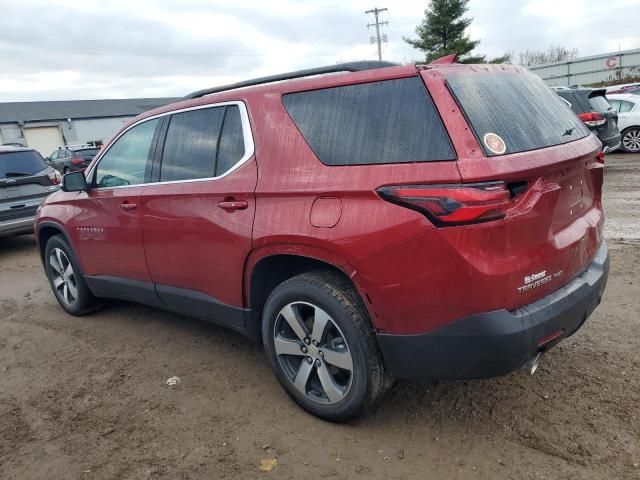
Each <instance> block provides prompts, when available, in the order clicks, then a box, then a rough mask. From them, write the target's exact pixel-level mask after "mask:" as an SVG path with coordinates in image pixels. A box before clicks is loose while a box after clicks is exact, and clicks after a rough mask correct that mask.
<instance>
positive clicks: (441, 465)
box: [0, 154, 640, 479]
mask: <svg viewBox="0 0 640 480" xmlns="http://www.w3.org/2000/svg"><path fill="white" fill-rule="evenodd" d="M605 182H606V186H605V206H606V210H607V215H608V217H607V218H608V220H607V221H608V225H607V236H608V237H609V247H610V251H611V259H612V267H611V274H610V277H609V284H608V287H607V291H606V294H605V298H604V300H603V303H602V304H601V305H600V307H599V308H598V309H597V310H596V312H595V313H594V315H593V316H592V317H591V319H590V320H589V322H588V323H587V324H586V326H585V327H584V328H583V329H582V330H581V331H579V332H578V333H577V334H576V335H575V336H574V337H572V338H570V339H568V340H566V341H564V342H563V343H562V344H560V345H559V346H558V347H557V348H555V349H554V350H552V351H551V352H550V353H548V354H547V355H546V356H545V357H544V358H543V360H542V363H541V366H540V368H539V370H538V373H536V374H535V375H534V376H529V375H527V374H525V373H523V372H518V373H515V374H512V375H510V376H507V377H504V378H500V379H494V380H486V381H474V382H454V383H401V384H398V385H396V386H395V387H394V389H393V390H392V391H391V392H390V394H389V395H388V396H387V397H386V399H385V400H384V401H383V403H382V406H381V407H380V408H379V410H378V411H377V412H376V413H375V414H374V415H371V416H369V417H366V418H363V419H361V420H359V421H357V422H355V423H352V424H347V425H333V424H330V423H326V422H323V421H321V420H318V419H316V418H313V417H311V416H310V415H308V414H306V413H304V412H303V411H302V410H301V409H300V408H298V407H297V406H296V405H295V404H294V403H293V402H291V401H290V400H289V399H288V397H287V396H286V395H285V393H284V392H283V391H282V389H281V388H280V387H279V386H278V384H277V382H276V380H275V378H274V377H273V376H272V374H271V372H270V370H269V368H268V366H267V363H266V362H265V360H264V358H263V354H262V350H261V348H260V347H257V346H255V345H252V344H251V343H249V342H248V341H246V340H244V339H243V338H242V337H240V336H238V335H235V334H233V333H231V332H228V331H224V330H222V329H220V328H217V327H215V326H212V325H209V324H205V323H200V322H197V321H193V320H189V319H187V318H184V317H181V316H179V315H174V314H170V313H165V312H162V311H158V310H154V309H151V308H146V307H142V306H137V305H133V304H118V305H114V306H110V307H108V308H105V309H103V310H101V311H100V312H98V313H96V314H94V315H92V316H88V317H85V318H75V317H71V316H69V315H66V314H65V313H63V311H62V309H61V308H60V307H59V306H58V304H57V303H56V301H55V299H54V297H53V295H52V293H51V291H50V290H49V286H48V284H47V282H46V280H45V277H44V274H43V272H42V268H41V265H40V261H39V258H38V255H37V253H36V248H35V244H34V240H33V237H32V236H23V237H18V238H12V239H4V240H0V478H2V479H57V478H65V479H66V478H73V479H76V478H78V479H85V478H86V479H124V478H141V479H146V478H150V479H155V478H168V479H187V478H189V479H191V478H194V479H196V478H197V479H200V478H203V479H204V478H206V479H217V478H278V479H280V478H315V479H323V478H363V479H364V478H366V479H377V478H397V479H406V478H420V479H429V478H447V479H449V478H459V479H499V478H514V479H529V478H554V479H556V478H558V479H569V478H571V479H623V478H635V479H638V478H640V353H639V352H640V335H639V334H638V331H639V325H638V311H639V310H640V277H639V275H638V273H637V272H638V270H640V218H639V217H640V191H639V185H640V155H624V154H614V155H609V156H608V157H607V168H606V180H605ZM174 375H177V376H179V377H180V378H181V379H182V383H181V384H180V385H178V386H175V387H170V386H167V385H166V380H167V379H168V378H169V377H171V376H174ZM264 458H277V466H276V467H275V469H274V470H273V471H271V472H262V471H260V470H259V468H258V466H259V464H260V460H261V459H264Z"/></svg>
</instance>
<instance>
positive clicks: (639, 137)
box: [607, 93, 640, 153]
mask: <svg viewBox="0 0 640 480" xmlns="http://www.w3.org/2000/svg"><path fill="white" fill-rule="evenodd" d="M607 100H609V103H610V104H611V106H612V107H613V108H615V109H616V110H617V111H618V128H619V129H620V136H621V145H620V146H621V147H622V149H623V150H624V151H625V152H633V153H638V152H640V95H635V94H631V93H614V94H611V95H607Z"/></svg>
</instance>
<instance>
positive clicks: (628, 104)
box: [618, 100, 633, 113]
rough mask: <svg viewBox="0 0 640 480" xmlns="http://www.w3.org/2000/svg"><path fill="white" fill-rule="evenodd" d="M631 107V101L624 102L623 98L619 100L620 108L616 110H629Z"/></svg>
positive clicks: (623, 111)
mask: <svg viewBox="0 0 640 480" xmlns="http://www.w3.org/2000/svg"><path fill="white" fill-rule="evenodd" d="M632 109H633V103H631V102H625V101H624V100H621V101H620V109H619V110H618V112H620V113H625V112H630V111H631V110H632Z"/></svg>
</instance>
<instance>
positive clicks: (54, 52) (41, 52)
mask: <svg viewBox="0 0 640 480" xmlns="http://www.w3.org/2000/svg"><path fill="white" fill-rule="evenodd" d="M4 54H8V55H81V56H82V55H84V56H97V57H110V56H113V57H167V58H174V57H177V58H180V57H268V56H271V55H275V54H274V53H137V52H106V51H84V52H72V51H64V50H20V49H15V50H14V49H12V50H0V55H4ZM305 56H306V57H334V56H335V55H334V54H305Z"/></svg>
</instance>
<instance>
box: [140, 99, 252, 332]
mask: <svg viewBox="0 0 640 480" xmlns="http://www.w3.org/2000/svg"><path fill="white" fill-rule="evenodd" d="M167 122H168V125H167V128H166V137H165V140H164V143H163V145H162V146H161V147H159V149H158V155H157V158H156V162H155V163H154V169H153V178H154V180H155V181H157V183H153V184H152V185H149V186H147V187H146V188H145V189H144V192H142V196H143V198H142V203H143V206H144V207H143V211H142V226H143V230H144V244H145V256H146V259H147V263H148V265H149V272H150V274H151V278H152V280H153V281H154V282H155V283H156V290H157V292H158V295H159V296H160V298H161V299H162V301H163V302H164V303H165V304H167V305H169V306H170V307H172V308H173V309H175V310H180V311H185V312H188V313H190V314H196V315H199V316H203V317H208V318H209V317H211V318H213V319H215V317H216V316H218V317H219V316H220V315H227V313H229V315H227V318H226V319H228V320H229V323H235V322H238V323H240V322H242V321H243V320H242V317H241V315H240V316H238V317H234V316H233V315H231V314H230V310H233V309H227V307H228V306H234V307H242V305H243V298H242V274H243V265H244V261H245V258H246V256H247V255H248V253H249V251H250V249H251V230H252V227H253V218H254V213H255V199H254V191H255V188H256V182H257V168H256V163H255V158H254V156H253V150H254V149H253V139H252V136H251V131H250V128H249V120H248V116H247V111H246V108H245V106H244V104H243V103H242V102H233V103H225V104H219V105H214V106H206V107H204V108H203V107H200V108H195V109H188V110H186V111H182V112H177V113H174V114H172V115H171V116H170V117H168V118H167ZM218 319H219V318H218ZM222 320H225V318H222Z"/></svg>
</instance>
